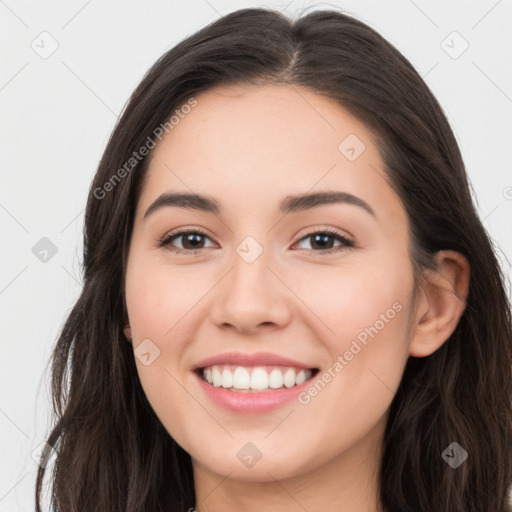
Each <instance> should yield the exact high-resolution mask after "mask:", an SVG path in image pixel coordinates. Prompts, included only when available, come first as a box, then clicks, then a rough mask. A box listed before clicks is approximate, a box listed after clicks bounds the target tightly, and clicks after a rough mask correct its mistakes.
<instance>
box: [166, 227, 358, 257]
mask: <svg viewBox="0 0 512 512" xmlns="http://www.w3.org/2000/svg"><path fill="white" fill-rule="evenodd" d="M308 238H309V239H311V240H312V241H313V243H312V244H311V245H312V247H313V252H316V253H318V254H332V253H335V252H340V251H343V250H347V249H351V248H353V247H355V245H356V244H355V242H353V241H352V240H349V239H348V238H346V237H345V236H343V235H341V234H340V233H338V232H336V231H333V230H330V229H320V230H317V231H313V232H311V233H309V234H307V235H305V236H303V237H302V238H301V239H300V240H299V242H298V243H300V242H301V241H302V240H307V239H308ZM178 239H181V241H182V246H183V247H182V248H179V247H178V248H176V247H174V241H175V240H178ZM204 239H208V240H211V238H210V237H209V236H208V235H207V234H206V233H204V232H203V231H201V230H200V229H197V228H195V229H193V230H183V231H177V232H175V233H171V234H169V235H168V236H165V237H164V238H163V239H162V240H159V241H158V244H157V245H158V247H169V250H173V252H175V253H176V254H180V253H181V254H197V253H198V252H200V251H201V249H205V248H207V247H205V246H204ZM329 239H331V240H333V239H334V240H335V241H338V242H340V245H339V246H338V247H328V246H331V245H332V244H331V243H330V242H329V241H328V240H329ZM171 246H172V247H171ZM315 247H316V248H319V249H321V250H314V249H315ZM326 247H327V248H326Z"/></svg>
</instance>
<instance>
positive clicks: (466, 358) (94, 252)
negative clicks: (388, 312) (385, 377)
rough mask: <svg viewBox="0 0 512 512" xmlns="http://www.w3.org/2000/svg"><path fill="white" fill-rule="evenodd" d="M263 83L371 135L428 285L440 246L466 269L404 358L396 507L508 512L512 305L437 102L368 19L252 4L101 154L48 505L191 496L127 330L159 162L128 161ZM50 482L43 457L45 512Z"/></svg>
mask: <svg viewBox="0 0 512 512" xmlns="http://www.w3.org/2000/svg"><path fill="white" fill-rule="evenodd" d="M262 83H266V84H280V85H286V84H292V85H293V84H298V85H302V86H305V87H308V88H310V90H312V91H314V92H316V93H318V94H320V95H323V96H325V97H328V98H332V99H334V100H336V101H337V102H338V103H339V105H341V106H342V107H344V108H345V109H347V110H348V111H349V112H350V113H352V114H353V115H354V116H355V117H356V118H358V119H359V120H360V121H362V122H363V123H364V124H365V125H366V126H367V127H368V128H369V129H371V130H372V131H373V133H375V135H376V140H378V147H379V151H380V154H381V157H382V159H383V161H384V163H385V171H386V178H387V179H388V181H389V183H390V185H391V186H392V187H393V188H394V190H396V192H397V193H398V194H399V196H400V198H401V199H402V201H403V204H404V205H405V208H406V211H407V214H408V218H409V221H410V236H411V243H412V246H411V247H412V253H411V254H412V263H413V266H414V271H415V279H416V283H418V285H420V284H421V279H422V276H423V277H424V276H425V273H426V272H428V271H432V270H433V269H435V265H434V259H433V258H434V256H435V254H436V252H437V251H439V250H441V249H453V250H455V251H458V252H460V253H462V254H463V255H464V256H465V257H466V258H467V260H468V261H469V263H470V265H471V283H470V290H469V296H468V298H467V302H466V304H467V306H466V309H465V311H464V313H463V315H462V317H461V319H460V321H459V323H458V325H457V327H456V329H455V331H454V332H453V334H452V335H451V336H450V338H449V339H448V340H447V341H446V342H445V343H444V344H443V345H442V347H441V348H439V349H438V350H437V351H436V352H434V353H433V354H432V355H430V356H428V357H424V358H415V357H410V358H409V360H408V362H407V365H406V368H405V372H404V375H403V378H402V381H401V384H400V386H399V389H398V391H397V393H396V396H395V397H394V400H393V402H392V404H391V410H390V415H389V420H388V423H387V427H386V431H385V436H384V445H383V447H384V450H383V456H382V460H381V462H380V498H381V501H382V503H383V505H384V507H385V509H386V510H387V511H388V512H491V511H492V512H510V511H511V510H512V508H511V507H510V504H509V503H508V502H507V493H508V491H509V488H510V483H511V482H512V446H511V445H512V443H511V440H512V405H511V403H512V402H511V398H512V327H511V308H510V303H509V300H508V298H507V295H506V292H505V286H504V281H505V276H504V275H503V273H502V270H501V269H500V266H499V263H498V260H497V257H496V254H495V249H494V247H493V242H492V240H491V239H490V237H489V236H488V234H487V233H486V231H485V229H484V227H483V225H482V222H481V221H480V219H479V217H478V215H477V213H476V210H475V207H474V204H473V201H472V195H471V191H470V185H469V183H468V179H467V176H466V171H465V167H464V163H463V160H462V157H461V153H460V150H459V147H458V145H457V142H456V140H455V137H454V135H453V132H452V130H451V128H450V126H449V123H448V121H447V119H446V117H445V115H444V113H443V111H442V109H441V107H440V105H439V103H438V102H437V101H436V99H435V98H434V96H433V95H432V93H431V91H430V90H429V88H428V87H427V85H426V84H425V83H424V81H423V80H422V79H421V77H420V76H419V75H418V73H417V72H416V71H415V70H414V68H413V66H412V65H411V64H410V63H409V61H408V60H407V59H406V58H405V57H404V56H403V55H402V54H401V53H400V52H399V51H398V50H397V49H396V48H394V47H393V46H392V45H391V44H390V43H389V42H387V41H386V40H385V39H384V38H383V37H382V36H380V35H379V34H378V33H377V32H376V31H375V30H373V29H372V28H370V27H369V26H367V25H366V24H364V23H362V22H361V21H358V20H357V19H354V18H353V17H350V16H348V15H346V14H343V13H341V12H338V11H336V10H318V11H313V12H311V13H309V14H307V15H305V16H303V17H299V18H297V19H296V20H291V19H289V18H288V17H286V16H284V15H283V14H280V13H279V12H277V11H274V10H271V9H257V8H251V9H241V10H238V11H235V12H232V13H230V14H228V15H225V16H223V17H221V18H220V19H218V20H216V21H215V22H213V23H211V24H209V25H208V26H206V27H205V28H203V29H202V30H199V31H198V32H196V33H194V34H192V35H191V36H189V37H187V38H186V39H185V40H183V41H182V42H180V43H179V44H178V45H176V46H175V47H174V48H172V49H171V50H170V51H168V52H167V53H165V54H164V55H163V56H162V57H161V58H160V59H159V60H158V61H157V62H156V63H155V64H154V65H153V66H152V67H151V68H150V69H149V71H148V72H147V73H146V75H145V76H144V78H143V80H142V82H141V83H140V85H139V86H138V87H137V88H136V90H135V91H134V92H133V94H132V96H131V98H130V100H129V101H128V103H127V105H126V107H125V109H124V112H123V113H122V116H121V117H120V119H119V121H118V123H117V125H116V127H115V129H114V131H113V133H112V135H111V137H110V140H109V142H108V145H107V147H106V149H105V152H104V154H103V156H102V159H101V161H100V163H99V167H98V169H97V172H96V175H95V177H94V180H93V182H92V184H91V188H90V191H89V196H88V202H87V209H86V214H85V228H84V255H83V280H84V285H83V291H82V293H81V295H80V297H79V298H78V300H77V302H76V304H75V305H74V307H73V308H72V310H71V312H70V314H69V315H68V317H67V319H66V322H65V324H64V326H63V328H62V331H61V333H60V335H59V338H58V340H57V343H56V346H55V349H54V352H53V354H52V358H51V365H52V366H51V370H52V389H51V391H52V398H53V411H54V415H55V423H54V425H53V426H52V428H53V429H52V430H51V432H50V434H49V436H48V438H47V440H46V441H47V443H48V444H49V445H50V446H52V447H53V448H54V449H55V452H56V454H57V456H56V459H55V466H54V467H53V471H52V473H51V478H52V479H51V483H52V486H51V506H52V507H53V510H56V511H57V510H58V511H60V512H93V511H99V510H101V511H108V512H141V511H148V512H157V511H158V512H160V511H161V512H164V511H166V512H169V511H180V512H183V511H186V510H187V509H189V508H191V507H194V506H195V496H194V481H193V476H192V465H191V458H190V456H189V455H188V454H187V453H186V452H185V451H184V450H183V449H182V448H181V447H180V446H178V444H177V443H176V442H175V441H174V439H172V437H171V436H170V435H169V433H168V432H167V431H166V430H165V428H164V427H163V425H162V424H161V423H160V421H159V420H158V418H157V417H156V415H155V413H154V411H153V410H152V408H151V406H150V405H149V403H148V401H147V399H146V396H145V394H144V391H143V389H142V387H141V384H140V381H139V379H138V375H137V371H136V366H135V362H134V354H133V347H132V346H131V345H130V344H128V343H127V342H126V340H125V338H124V335H123V326H124V325H125V323H127V314H126V305H125V297H124V281H125V264H126V258H127V250H128V247H129V241H130V237H131V233H132V229H133V221H134V212H135V207H136V204H137V201H138V198H139V195H140V192H141V187H142V184H143V180H144V177H145V176H146V174H147V173H146V170H147V167H148V157H145V158H142V159H140V161H139V160H137V161H135V162H132V163H131V164H130V166H128V167H127V166H126V163H127V162H129V161H130V158H131V156H132V155H133V153H134V152H135V151H137V150H138V149H139V148H141V147H142V146H144V145H146V144H148V140H149V139H154V138H155V133H156V131H157V130H156V129H157V128H158V127H160V126H166V125H165V123H168V119H169V117H170V116H171V115H172V114H173V112H175V111H176V110H177V109H179V108H180V107H182V106H183V105H185V104H187V102H188V101H189V100H190V98H191V97H193V96H194V95H195V94H199V93H200V92H203V91H207V90H208V89H211V88H212V87H215V86H217V85H225V84H262ZM122 168H124V170H125V172H122V171H120V169H122ZM114 175H116V176H117V177H114ZM107 183H110V185H108V186H107V185H106V184H107ZM415 290H416V289H415ZM453 441H456V442H458V443H459V444H460V445H461V446H462V447H463V448H464V449H465V450H466V451H467V452H468V454H469V456H468V459H467V460H466V461H465V462H464V463H463V464H462V465H460V466H459V467H458V468H456V469H454V468H452V467H450V466H449V465H448V464H447V463H446V462H445V460H443V457H442V453H443V451H444V450H445V449H446V448H447V447H448V446H449V445H450V444H451V443H452V442H453ZM44 475H45V469H44V465H41V467H40V468H39V471H38V476H37V483H36V506H37V510H38V511H40V510H41V508H40V499H41V488H42V483H43V479H44Z"/></svg>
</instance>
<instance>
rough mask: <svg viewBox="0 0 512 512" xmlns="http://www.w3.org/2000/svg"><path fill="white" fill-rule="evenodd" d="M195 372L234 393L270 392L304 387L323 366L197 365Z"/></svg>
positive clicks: (218, 386) (202, 378)
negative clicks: (199, 366) (198, 366)
mask: <svg viewBox="0 0 512 512" xmlns="http://www.w3.org/2000/svg"><path fill="white" fill-rule="evenodd" d="M193 371H194V373H195V374H196V375H197V376H198V377H199V378H200V379H201V380H202V381H203V382H205V383H207V384H209V385H210V386H212V387H216V388H221V389H223V390H226V391H231V392H234V393H269V392H275V391H278V390H283V389H289V388H294V387H297V386H301V387H302V385H303V384H304V383H305V382H308V381H310V380H312V379H313V378H314V377H315V376H316V375H317V374H318V373H319V371H320V369H319V368H298V367H293V366H281V365H272V366H261V365H260V366H237V365H233V364H214V365H212V366H207V367H202V368H196V369H194V370H193Z"/></svg>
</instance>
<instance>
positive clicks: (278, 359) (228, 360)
mask: <svg viewBox="0 0 512 512" xmlns="http://www.w3.org/2000/svg"><path fill="white" fill-rule="evenodd" d="M214 364H234V365H237V366H274V365H280V366H293V367H296V368H304V369H309V368H315V367H314V366H312V365H310V364H305V363H301V362H300V361H296V360H294V359H290V358H289V357H284V356H280V355H279V354H273V353H271V352H255V353H252V354H244V353H242V352H224V353H223V354H217V355H214V356H211V357H207V358H206V359H203V360H202V361H199V362H198V363H197V364H195V365H194V366H193V367H192V369H193V370H197V369H198V368H206V367H208V366H213V365H214Z"/></svg>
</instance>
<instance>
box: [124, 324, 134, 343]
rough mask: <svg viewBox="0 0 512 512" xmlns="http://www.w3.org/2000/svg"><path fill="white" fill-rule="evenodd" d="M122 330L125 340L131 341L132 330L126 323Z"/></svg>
mask: <svg viewBox="0 0 512 512" xmlns="http://www.w3.org/2000/svg"><path fill="white" fill-rule="evenodd" d="M123 332H124V337H125V338H126V340H127V341H130V342H131V341H132V332H131V329H130V326H129V325H126V326H125V328H124V331H123Z"/></svg>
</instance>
